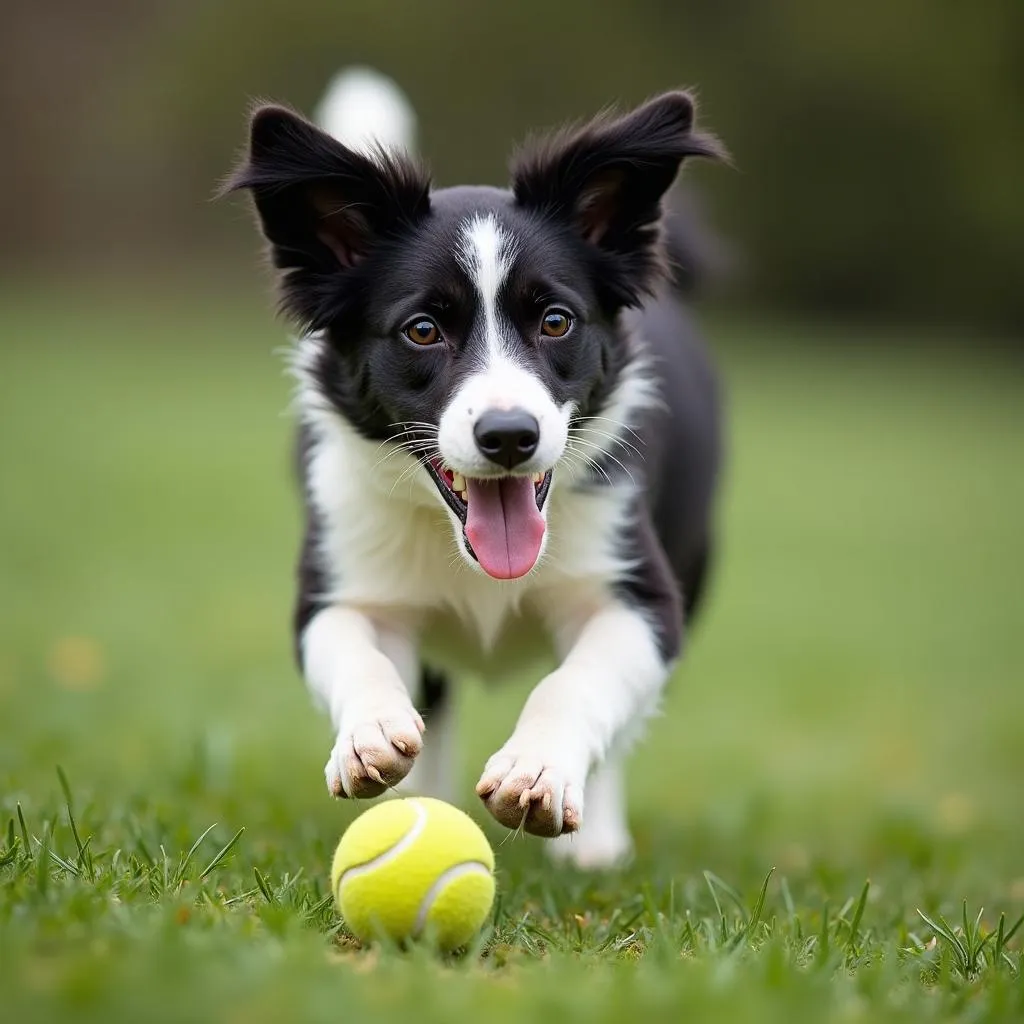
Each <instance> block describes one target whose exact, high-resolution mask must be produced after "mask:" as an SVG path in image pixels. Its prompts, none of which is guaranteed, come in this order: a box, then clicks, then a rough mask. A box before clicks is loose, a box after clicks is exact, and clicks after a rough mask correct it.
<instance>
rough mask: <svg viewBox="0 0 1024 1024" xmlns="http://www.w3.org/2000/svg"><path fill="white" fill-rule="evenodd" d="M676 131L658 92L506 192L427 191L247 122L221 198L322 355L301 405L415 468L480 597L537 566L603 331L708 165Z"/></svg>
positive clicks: (573, 454)
mask: <svg viewBox="0 0 1024 1024" xmlns="http://www.w3.org/2000/svg"><path fill="white" fill-rule="evenodd" d="M692 126H693V105H692V102H691V100H690V98H689V97H688V96H687V95H686V94H684V93H669V94H667V95H665V96H662V97H659V98H657V99H655V100H652V101H651V102H649V103H647V104H646V105H644V106H642V107H640V108H638V109H637V110H635V111H633V112H632V113H631V114H629V115H627V116H625V117H622V118H619V119H602V120H598V121H595V122H592V123H591V124H589V125H587V126H585V127H583V128H581V129H578V130H576V131H573V132H569V133H564V134H562V135H560V136H558V137H556V138H554V139H552V140H549V141H548V142H547V143H545V144H543V145H541V146H540V147H538V148H536V149H535V150H534V151H532V152H531V153H529V154H527V155H524V156H522V157H520V158H519V159H517V161H516V162H515V164H514V166H513V175H512V188H511V190H509V191H504V190H499V189H491V188H482V187H460V188H451V189H442V190H437V191H433V192H432V191H431V190H430V186H429V181H428V179H427V178H426V176H425V175H424V174H423V173H422V172H421V171H420V170H418V169H417V168H415V167H414V166H413V165H412V164H411V163H409V162H408V161H407V160H405V159H404V158H401V157H398V156H395V155H384V154H378V155H377V156H376V157H375V158H368V157H366V156H364V155H361V154H359V153H356V152H353V151H352V150H349V149H347V148H346V147H344V146H342V145H341V144H340V143H339V142H337V141H335V140H334V139H332V138H331V137H330V136H328V135H325V134H324V133H323V132H321V131H319V130H318V129H317V128H315V127H313V126H312V125H311V124H309V123H308V122H307V121H305V120H303V119H302V118H300V117H298V116H297V115H295V114H293V113H291V112H290V111H287V110H284V109H281V108H278V107H265V108H263V109H261V110H258V111H257V112H256V114H255V115H254V117H253V121H252V134H251V144H250V152H249V156H248V160H247V161H246V163H245V165H244V166H243V167H241V168H240V169H239V171H238V172H237V173H236V174H235V176H234V177H233V179H232V181H231V182H230V183H229V187H233V188H248V189H251V190H252V193H253V196H254V199H255V203H256V208H257V211H258V213H259V216H260V221H261V224H262V227H263V231H264V233H265V235H266V237H267V239H268V240H269V242H270V244H271V250H272V255H273V259H274V262H275V264H276V266H277V267H278V268H279V269H280V270H281V271H282V291H283V306H284V308H285V310H286V311H287V312H288V313H289V314H290V315H292V316H293V317H294V318H295V319H297V320H298V321H299V323H300V324H301V325H302V327H303V328H304V329H306V330H310V331H316V332H319V333H320V335H321V336H322V338H323V344H322V345H320V346H319V348H318V349H317V357H316V365H315V366H314V367H312V368H311V370H310V372H311V375H312V377H313V379H314V380H315V383H316V387H317V390H318V391H319V392H320V394H321V395H322V397H323V398H324V399H325V400H326V401H328V402H329V403H330V404H331V405H332V406H333V407H334V408H335V409H336V410H337V411H338V412H339V413H340V414H341V415H342V416H344V417H345V418H346V419H347V420H348V422H349V423H350V424H351V425H352V426H353V427H354V428H355V429H356V430H358V431H359V432H360V433H361V434H363V435H364V436H365V437H367V438H368V439H372V440H375V441H378V442H381V443H385V444H387V443H391V444H394V445H399V446H402V447H404V448H406V449H407V450H408V451H409V452H410V453H411V454H412V455H413V456H414V457H415V458H416V459H417V460H418V462H419V463H420V465H421V467H422V469H421V471H422V474H423V481H424V482H429V483H430V485H432V488H433V490H434V492H436V495H437V498H438V499H439V500H440V501H441V502H442V503H443V506H444V507H445V508H446V509H447V511H448V514H449V517H450V519H451V523H452V527H453V529H454V532H455V537H456V540H457V543H458V545H459V549H460V551H461V552H462V553H463V555H464V557H465V558H466V559H467V560H468V561H470V562H472V563H473V564H478V565H479V566H480V568H481V569H482V570H483V571H484V572H486V573H487V574H488V575H490V576H492V577H494V578H496V579H514V578H517V577H520V576H523V575H525V574H526V573H528V572H529V571H530V570H531V569H532V568H533V566H534V565H535V564H536V563H537V561H538V559H539V557H540V555H541V552H542V550H543V545H544V537H545V527H546V513H547V505H546V503H547V497H548V494H549V492H550V489H551V483H552V478H553V475H555V474H557V473H558V472H559V468H560V466H562V465H564V464H565V463H566V461H567V460H569V459H571V458H576V459H577V460H579V459H580V458H581V457H583V458H586V457H587V455H586V453H585V452H583V453H582V456H581V453H580V451H579V442H578V440H577V441H574V440H573V439H572V431H573V427H574V424H578V423H580V422H582V421H584V420H585V419H586V418H587V417H592V416H597V415H600V414H601V412H602V410H603V409H604V408H605V407H606V404H607V402H608V400H609V397H610V396H611V394H612V393H613V391H614V389H615V385H616V383H617V382H618V380H619V377H620V374H621V373H622V371H623V368H624V366H625V365H626V363H627V362H628V360H629V358H630V351H629V349H628V346H627V343H626V340H625V339H624V338H623V337H622V336H621V333H620V330H619V328H618V324H617V320H618V314H619V312H620V311H621V310H622V309H623V308H624V307H626V306H631V305H636V304H638V303H639V302H640V301H641V299H642V297H643V296H644V294H645V293H647V292H649V291H650V289H651V288H652V287H653V286H654V284H655V282H656V281H657V279H658V277H659V275H660V273H661V270H662V266H661V262H662V255H661V250H660V246H659V220H660V215H661V198H662V195H663V194H664V192H665V191H666V189H667V188H668V187H669V185H670V184H671V182H672V180H673V178H674V177H675V175H676V173H677V171H678V169H679V165H680V163H681V161H682V160H683V159H684V158H685V157H686V156H688V155H709V156H710V155H714V154H715V153H716V147H715V144H714V141H713V140H712V139H710V138H708V137H706V136H701V135H697V134H696V133H694V132H693V130H692ZM307 369H309V368H307ZM594 429H595V430H596V431H598V433H599V432H600V430H601V429H603V428H594Z"/></svg>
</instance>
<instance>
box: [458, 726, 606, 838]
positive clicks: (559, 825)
mask: <svg viewBox="0 0 1024 1024" xmlns="http://www.w3.org/2000/svg"><path fill="white" fill-rule="evenodd" d="M585 777H586V773H585V772H580V771H579V770H577V769H574V768H573V767H571V762H570V760H569V759H567V758H559V757H557V756H550V755H549V754H548V753H547V752H544V751H543V750H542V749H540V748H535V747H533V746H532V745H530V744H521V743H517V742H516V737H514V736H513V737H512V739H511V740H509V742H508V743H506V744H505V746H504V747H502V749H501V750H499V751H498V753H496V754H495V755H494V756H493V757H492V758H491V759H490V760H489V761H488V762H487V765H486V767H485V768H484V773H483V775H482V776H481V777H480V781H479V782H478V783H477V785H476V791H477V795H478V796H479V797H480V799H481V800H483V802H484V805H485V806H486V807H487V809H488V810H489V811H490V812H491V814H493V815H494V817H495V818H497V820H498V821H500V822H501V824H502V825H504V826H506V828H511V829H517V828H520V827H522V828H524V829H525V830H526V831H527V832H532V833H533V834H534V835H536V836H545V837H551V836H560V835H563V834H564V833H567V832H575V831H576V830H577V829H578V828H579V827H580V823H581V822H582V820H583V783H584V780H585Z"/></svg>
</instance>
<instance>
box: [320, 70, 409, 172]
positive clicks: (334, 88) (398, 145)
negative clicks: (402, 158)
mask: <svg viewBox="0 0 1024 1024" xmlns="http://www.w3.org/2000/svg"><path fill="white" fill-rule="evenodd" d="M316 120H317V123H318V124H319V125H320V127H321V128H323V130H324V131H325V132H328V133H329V134H331V135H333V136H334V137H335V138H336V139H337V140H338V141H339V142H341V143H344V144H345V145H346V146H348V147H349V148H351V149H355V150H358V151H362V152H368V151H370V150H372V149H373V148H374V147H375V146H378V145H379V146H383V147H384V148H385V149H399V150H405V151H407V152H412V151H413V150H414V149H415V146H416V114H415V112H414V111H413V108H412V104H411V103H410V102H409V100H408V98H407V97H406V95H405V93H404V92H403V91H402V89H401V88H400V87H399V86H398V84H397V83H396V82H395V81H394V79H391V78H388V76H387V75H383V74H381V73H380V72H379V71H375V70H373V69H372V68H365V67H352V68H347V69H346V70H345V71H341V72H339V73H338V74H337V75H335V76H334V78H333V79H331V81H330V83H329V85H328V86H327V89H326V91H325V93H324V96H323V99H322V100H321V101H320V105H319V107H318V108H317V111H316Z"/></svg>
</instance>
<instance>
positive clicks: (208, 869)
mask: <svg viewBox="0 0 1024 1024" xmlns="http://www.w3.org/2000/svg"><path fill="white" fill-rule="evenodd" d="M244 831H245V826H244V825H243V826H242V827H241V828H240V829H239V830H238V831H237V832H236V833H235V834H234V835H233V836H232V837H231V838H230V839H229V840H228V842H227V843H226V845H225V846H224V847H223V849H222V850H221V851H220V852H219V853H218V854H217V856H216V857H214V858H213V860H211V861H210V863H209V864H207V865H206V867H205V868H203V870H202V871H201V872H200V873H199V877H200V878H205V877H206V876H207V875H208V874H209V873H210V872H211V871H213V869H214V868H215V867H217V865H218V864H220V862H221V861H222V860H223V859H224V858H225V857H226V856H227V855H228V853H229V852H230V851H231V848H232V847H233V846H234V845H235V843H237V842H238V840H239V839H241V838H242V833H243V832H244Z"/></svg>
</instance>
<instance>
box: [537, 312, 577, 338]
mask: <svg viewBox="0 0 1024 1024" xmlns="http://www.w3.org/2000/svg"><path fill="white" fill-rule="evenodd" d="M570 327H572V317H571V316H569V314H568V313H566V311H565V310H564V309H549V310H548V311H547V312H546V313H545V314H544V319H543V320H542V321H541V324H540V329H541V331H542V332H543V333H544V334H546V335H547V336H548V337H549V338H564V337H565V336H566V335H567V334H568V333H569V328H570Z"/></svg>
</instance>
